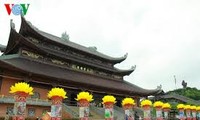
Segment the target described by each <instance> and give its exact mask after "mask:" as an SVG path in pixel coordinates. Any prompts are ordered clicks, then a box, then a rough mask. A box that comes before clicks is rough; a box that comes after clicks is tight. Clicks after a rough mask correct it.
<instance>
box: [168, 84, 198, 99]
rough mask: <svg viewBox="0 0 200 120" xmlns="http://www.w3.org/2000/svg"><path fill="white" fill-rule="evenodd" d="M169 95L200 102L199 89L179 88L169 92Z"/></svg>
mask: <svg viewBox="0 0 200 120" xmlns="http://www.w3.org/2000/svg"><path fill="white" fill-rule="evenodd" d="M167 93H169V94H170V93H176V94H179V95H182V96H185V97H189V98H191V99H194V100H200V90H198V89H197V88H191V87H187V88H179V89H176V90H173V91H169V92H167Z"/></svg>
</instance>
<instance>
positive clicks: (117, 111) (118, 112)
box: [114, 106, 124, 120]
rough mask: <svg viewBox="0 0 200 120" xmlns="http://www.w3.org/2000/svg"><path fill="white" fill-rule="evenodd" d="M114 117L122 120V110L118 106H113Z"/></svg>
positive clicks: (116, 119)
mask: <svg viewBox="0 0 200 120" xmlns="http://www.w3.org/2000/svg"><path fill="white" fill-rule="evenodd" d="M114 118H115V120H123V119H124V111H123V109H121V108H120V107H118V106H114Z"/></svg>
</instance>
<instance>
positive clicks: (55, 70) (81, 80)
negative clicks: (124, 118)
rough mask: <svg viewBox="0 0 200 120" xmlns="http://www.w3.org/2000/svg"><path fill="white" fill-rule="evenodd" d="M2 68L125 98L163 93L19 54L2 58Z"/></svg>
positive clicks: (50, 81)
mask: <svg viewBox="0 0 200 120" xmlns="http://www.w3.org/2000/svg"><path fill="white" fill-rule="evenodd" d="M0 68H3V69H6V70H12V71H16V72H19V73H23V74H27V75H31V76H37V77H40V78H43V80H44V81H43V82H45V83H54V84H56V85H58V86H62V87H66V88H67V87H73V88H79V89H83V90H90V91H97V92H104V93H108V94H117V95H123V96H149V95H155V94H158V93H159V92H160V91H161V90H160V89H154V90H147V89H143V88H141V87H138V86H136V85H134V84H131V83H129V82H127V81H124V80H123V81H117V80H112V79H108V78H104V77H101V76H95V75H92V74H87V73H83V72H78V71H75V70H71V69H66V68H62V67H59V66H52V65H50V64H46V63H41V62H37V61H33V60H31V59H27V58H24V57H22V56H19V55H18V54H14V55H3V56H1V57H0ZM32 80H33V79H32Z"/></svg>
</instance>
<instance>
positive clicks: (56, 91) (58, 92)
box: [47, 87, 67, 99]
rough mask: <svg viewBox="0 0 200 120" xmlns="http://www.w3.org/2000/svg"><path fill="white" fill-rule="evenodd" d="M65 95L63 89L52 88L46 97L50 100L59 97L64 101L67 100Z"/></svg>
mask: <svg viewBox="0 0 200 120" xmlns="http://www.w3.org/2000/svg"><path fill="white" fill-rule="evenodd" d="M66 94H67V93H66V92H65V90H64V89H63V88H57V87H56V88H52V89H51V91H49V93H48V95H47V96H48V98H50V99H52V98H54V97H60V98H62V99H65V98H67V96H66Z"/></svg>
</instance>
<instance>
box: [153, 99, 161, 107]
mask: <svg viewBox="0 0 200 120" xmlns="http://www.w3.org/2000/svg"><path fill="white" fill-rule="evenodd" d="M162 106H163V102H161V101H156V102H155V103H154V104H153V107H156V108H162Z"/></svg>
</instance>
